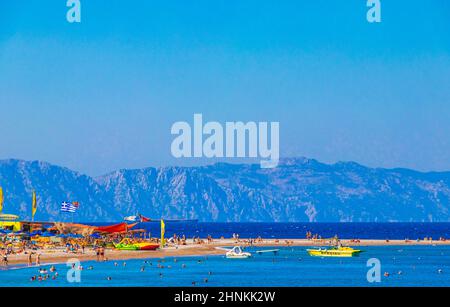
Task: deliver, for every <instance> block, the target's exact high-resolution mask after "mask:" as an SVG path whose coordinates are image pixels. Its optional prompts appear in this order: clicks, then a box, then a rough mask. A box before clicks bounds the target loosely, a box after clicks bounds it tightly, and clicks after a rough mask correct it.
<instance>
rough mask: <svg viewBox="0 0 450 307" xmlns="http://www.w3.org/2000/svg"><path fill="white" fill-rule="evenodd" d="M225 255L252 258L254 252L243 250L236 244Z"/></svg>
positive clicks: (233, 257) (231, 257)
mask: <svg viewBox="0 0 450 307" xmlns="http://www.w3.org/2000/svg"><path fill="white" fill-rule="evenodd" d="M225 256H226V257H227V258H230V259H246V258H250V257H251V256H252V254H250V253H248V252H244V251H242V249H241V247H240V246H235V247H233V248H232V249H231V250H229V251H228V252H227V253H226V254H225Z"/></svg>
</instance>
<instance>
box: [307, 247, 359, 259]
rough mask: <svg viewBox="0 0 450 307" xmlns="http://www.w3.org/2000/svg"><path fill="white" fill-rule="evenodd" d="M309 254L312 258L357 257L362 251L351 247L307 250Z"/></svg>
mask: <svg viewBox="0 0 450 307" xmlns="http://www.w3.org/2000/svg"><path fill="white" fill-rule="evenodd" d="M307 252H308V254H309V255H310V256H319V257H353V256H357V255H358V254H359V253H361V252H362V251H361V250H359V249H353V248H351V247H344V246H338V247H331V248H317V249H307Z"/></svg>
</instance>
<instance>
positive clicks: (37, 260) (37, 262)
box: [36, 253, 41, 265]
mask: <svg viewBox="0 0 450 307" xmlns="http://www.w3.org/2000/svg"><path fill="white" fill-rule="evenodd" d="M36 265H41V254H39V253H38V254H36Z"/></svg>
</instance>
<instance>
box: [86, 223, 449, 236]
mask: <svg viewBox="0 0 450 307" xmlns="http://www.w3.org/2000/svg"><path fill="white" fill-rule="evenodd" d="M107 224H113V223H95V224H91V225H107ZM165 224H166V237H170V236H172V235H173V234H177V235H179V236H182V235H185V236H186V237H187V238H192V237H193V236H200V237H202V238H204V237H206V236H208V235H211V236H212V237H213V238H220V237H222V236H223V237H225V238H231V237H232V235H233V233H237V234H239V236H240V237H241V238H256V237H258V236H261V237H262V238H283V239H284V238H285V239H294V238H297V239H302V238H305V234H306V232H307V231H311V232H312V233H313V234H319V235H320V236H322V238H330V237H333V236H335V235H338V236H339V237H340V238H342V239H382V240H384V239H390V240H395V239H398V240H403V239H410V240H415V239H423V238H424V237H432V238H433V239H435V240H437V239H439V238H440V237H444V238H448V239H450V223H201V222H199V223H196V222H188V223H186V222H166V223H165ZM134 229H145V230H146V232H147V233H148V232H149V233H150V234H151V235H152V236H156V237H157V236H159V233H160V223H159V222H149V223H139V224H138V225H136V226H135V227H134Z"/></svg>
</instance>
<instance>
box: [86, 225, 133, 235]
mask: <svg viewBox="0 0 450 307" xmlns="http://www.w3.org/2000/svg"><path fill="white" fill-rule="evenodd" d="M136 225H137V223H134V224H127V223H120V224H114V225H108V226H100V227H97V228H96V229H95V231H97V232H106V233H116V232H127V231H129V230H130V229H131V228H133V227H134V226H136Z"/></svg>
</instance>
